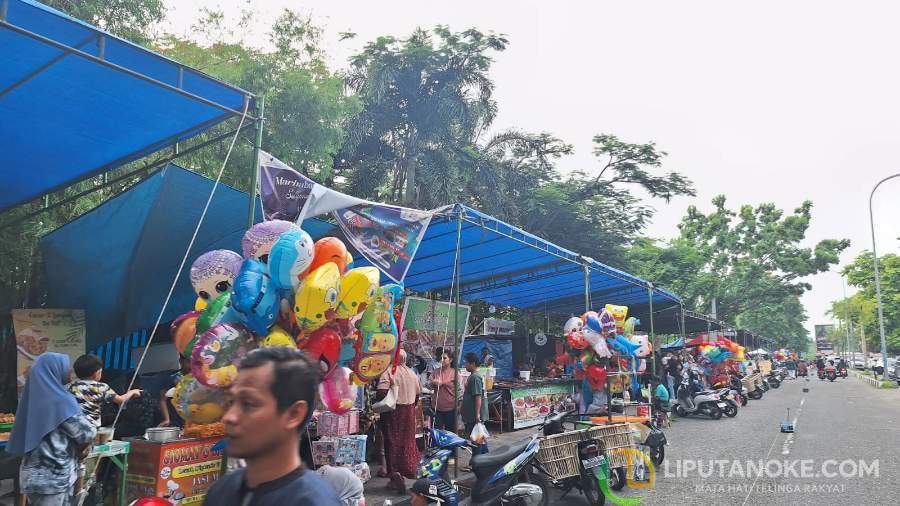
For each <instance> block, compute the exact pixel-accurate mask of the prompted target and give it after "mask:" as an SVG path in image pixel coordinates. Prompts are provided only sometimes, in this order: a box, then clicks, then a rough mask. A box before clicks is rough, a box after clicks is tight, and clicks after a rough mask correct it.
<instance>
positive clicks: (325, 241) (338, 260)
mask: <svg viewBox="0 0 900 506" xmlns="http://www.w3.org/2000/svg"><path fill="white" fill-rule="evenodd" d="M329 262H333V263H334V264H335V265H337V268H338V272H344V271H345V270H346V269H347V246H345V245H344V242H343V241H341V240H340V239H338V238H337V237H323V238H321V239H319V240H318V241H316V256H315V258H313V261H312V264H311V265H310V266H309V270H308V271H307V272H313V271H315V270H316V269H318V268H319V267H321V266H323V265H325V264H327V263H329Z"/></svg>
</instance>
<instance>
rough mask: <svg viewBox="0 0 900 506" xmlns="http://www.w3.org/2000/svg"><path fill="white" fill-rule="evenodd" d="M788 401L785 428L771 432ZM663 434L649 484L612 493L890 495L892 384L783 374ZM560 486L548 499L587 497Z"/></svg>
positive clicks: (690, 498) (708, 497) (898, 465)
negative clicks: (735, 409) (719, 412)
mask: <svg viewBox="0 0 900 506" xmlns="http://www.w3.org/2000/svg"><path fill="white" fill-rule="evenodd" d="M804 387H808V388H809V392H808V393H804V392H803V388H804ZM788 408H790V410H791V414H790V418H791V420H793V419H796V425H795V432H794V434H784V433H781V432H780V427H781V422H782V421H783V420H784V419H785V418H786V416H787V409H788ZM666 437H667V439H668V442H669V444H668V446H667V447H666V462H665V463H664V464H663V466H660V467H659V468H657V470H656V482H655V485H654V487H653V488H652V489H640V490H637V489H635V490H632V489H629V488H627V487H626V488H625V489H623V490H621V491H619V492H616V494H618V495H619V496H621V497H642V498H645V500H644V501H643V502H642V503H641V504H646V505H657V504H658V505H672V504H679V505H680V504H685V505H687V504H704V505H720V504H721V505H737V506H742V505H762V504H765V505H804V504H814V505H816V506H825V505H832V504H835V505H863V504H865V505H869V504H873V505H874V504H898V503H900V487H898V486H897V480H898V479H900V390H876V389H874V388H872V387H870V386H868V385H866V384H864V383H862V382H860V381H858V380H856V379H854V378H853V377H851V378H847V379H843V380H840V379H839V380H837V381H835V382H834V383H829V382H826V381H821V380H819V379H818V378H815V377H813V378H812V379H810V380H809V381H808V382H807V381H805V380H803V379H798V380H794V381H786V382H784V384H783V385H782V387H781V388H780V389H777V390H770V391H769V392H767V393H766V394H765V396H764V397H763V399H761V400H759V401H750V404H749V405H748V406H747V407H745V408H741V410H740V412H739V413H738V415H737V417H735V418H725V417H723V418H722V419H721V420H709V419H704V418H687V419H679V420H676V421H675V422H674V423H673V425H672V427H671V428H669V429H666ZM748 461H750V462H749V463H748ZM860 462H862V463H860ZM760 463H762V464H760ZM695 465H699V466H700V470H699V471H698V470H693V469H691V468H693V467H694V466H695ZM758 468H761V469H762V470H761V471H758V470H757V469H758ZM560 496H561V494H559V493H555V494H554V496H553V497H552V498H551V504H566V505H573V506H579V505H586V504H587V502H586V501H585V500H584V498H583V497H582V496H581V495H580V494H579V493H578V492H577V491H572V492H570V493H569V494H568V495H567V496H566V497H565V498H564V499H563V498H560ZM607 504H613V503H612V502H611V501H609V500H608V501H607Z"/></svg>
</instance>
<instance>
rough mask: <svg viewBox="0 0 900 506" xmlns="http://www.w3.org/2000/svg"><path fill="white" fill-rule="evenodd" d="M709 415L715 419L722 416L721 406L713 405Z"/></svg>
mask: <svg viewBox="0 0 900 506" xmlns="http://www.w3.org/2000/svg"><path fill="white" fill-rule="evenodd" d="M709 417H710V418H712V419H713V420H718V419H720V418H722V410H721V409H719V406H712V407H711V408H709Z"/></svg>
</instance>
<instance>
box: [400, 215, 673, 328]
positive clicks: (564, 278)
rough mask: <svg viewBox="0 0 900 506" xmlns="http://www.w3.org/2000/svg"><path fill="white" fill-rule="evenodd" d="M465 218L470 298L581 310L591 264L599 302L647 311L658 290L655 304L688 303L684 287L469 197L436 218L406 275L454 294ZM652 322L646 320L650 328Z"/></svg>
mask: <svg viewBox="0 0 900 506" xmlns="http://www.w3.org/2000/svg"><path fill="white" fill-rule="evenodd" d="M460 222H461V223H460ZM459 225H461V229H460V231H459V238H460V256H459V264H460V290H461V291H460V295H461V298H462V299H463V300H483V301H486V302H489V303H491V304H497V305H503V306H514V307H519V308H524V309H532V310H535V311H540V312H548V313H552V314H579V315H580V314H581V313H583V312H584V311H585V267H587V271H588V276H589V280H590V281H589V286H590V298H591V304H592V308H593V309H598V307H599V306H602V304H605V303H614V304H621V305H626V306H629V308H630V312H631V314H635V315H640V314H641V312H642V311H647V310H649V305H650V294H651V293H652V294H653V306H654V307H653V309H654V312H657V311H659V310H662V309H664V308H667V307H671V306H675V305H679V304H680V303H681V299H679V298H678V296H677V295H675V294H673V293H671V292H668V291H666V290H663V289H660V288H656V287H651V285H650V283H648V282H647V281H644V280H642V279H640V278H638V277H635V276H632V275H631V274H628V273H625V272H622V271H620V270H618V269H614V268H612V267H609V266H606V265H604V264H602V263H600V262H597V261H595V260H592V259H589V258H586V257H583V256H581V255H579V254H577V253H575V252H572V251H569V250H567V249H564V248H560V247H558V246H556V245H554V244H552V243H550V242H547V241H545V240H543V239H541V238H539V237H537V236H535V235H532V234H529V233H528V232H525V231H523V230H521V229H519V228H516V227H513V226H512V225H509V224H507V223H504V222H502V221H500V220H497V219H495V218H492V217H490V216H488V215H486V214H484V213H481V212H479V211H476V210H474V209H472V208H469V207H466V206H463V205H456V206H452V207H448V208H444V209H442V210H439V211H438V214H437V215H436V216H435V217H434V219H432V221H431V225H430V226H429V227H428V231H427V232H426V233H425V238H424V239H423V241H422V245H421V246H420V247H419V251H418V253H417V254H416V257H415V259H414V260H413V263H412V265H411V266H410V269H409V272H408V273H407V275H406V279H405V285H406V286H407V287H408V288H411V289H413V290H415V291H417V292H425V291H430V292H433V293H435V294H436V295H438V296H440V297H443V298H445V299H446V298H448V297H449V296H450V292H451V284H452V280H453V272H454V263H455V260H456V242H457V227H458V226H459ZM647 315H648V316H649V313H647ZM648 325H649V322H645V325H644V327H645V329H648V328H649V326H648Z"/></svg>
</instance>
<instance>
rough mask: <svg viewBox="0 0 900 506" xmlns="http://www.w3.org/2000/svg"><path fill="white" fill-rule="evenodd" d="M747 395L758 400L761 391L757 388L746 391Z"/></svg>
mask: <svg viewBox="0 0 900 506" xmlns="http://www.w3.org/2000/svg"><path fill="white" fill-rule="evenodd" d="M747 396H748V397H750V398H751V399H753V400H754V401H758V400H760V399H762V391H761V390H758V389H757V390H754V391H752V392H749V393H747Z"/></svg>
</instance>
